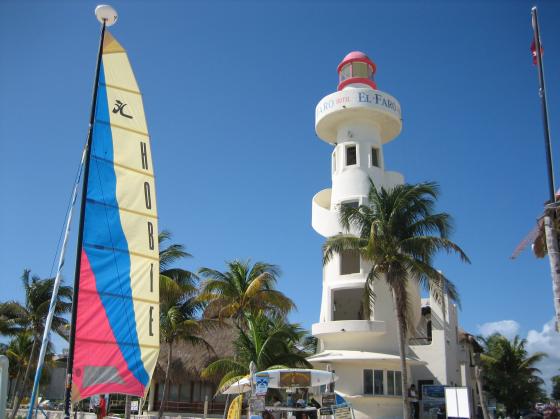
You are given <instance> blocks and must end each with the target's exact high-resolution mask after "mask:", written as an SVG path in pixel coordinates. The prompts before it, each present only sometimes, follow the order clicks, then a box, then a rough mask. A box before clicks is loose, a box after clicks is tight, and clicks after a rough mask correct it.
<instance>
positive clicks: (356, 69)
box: [337, 51, 377, 90]
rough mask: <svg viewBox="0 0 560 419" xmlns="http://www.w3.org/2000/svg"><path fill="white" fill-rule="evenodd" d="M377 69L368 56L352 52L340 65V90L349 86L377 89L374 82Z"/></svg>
mask: <svg viewBox="0 0 560 419" xmlns="http://www.w3.org/2000/svg"><path fill="white" fill-rule="evenodd" d="M375 69H376V68H375V64H374V62H373V61H371V60H370V58H369V57H368V56H367V55H366V54H364V53H363V52H360V51H352V52H351V53H350V54H348V55H346V57H344V58H343V59H342V61H341V63H340V64H339V65H338V69H337V71H338V90H342V89H344V88H345V87H346V86H348V85H349V84H358V85H367V86H369V87H371V88H372V89H377V85H376V84H375V82H374V81H373V75H374V74H375Z"/></svg>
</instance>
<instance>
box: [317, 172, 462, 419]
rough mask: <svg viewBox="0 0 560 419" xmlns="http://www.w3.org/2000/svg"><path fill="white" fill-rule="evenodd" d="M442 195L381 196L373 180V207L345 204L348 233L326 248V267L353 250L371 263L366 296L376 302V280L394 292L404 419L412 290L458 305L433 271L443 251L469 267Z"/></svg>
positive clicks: (432, 191)
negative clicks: (438, 208) (440, 202)
mask: <svg viewBox="0 0 560 419" xmlns="http://www.w3.org/2000/svg"><path fill="white" fill-rule="evenodd" d="M438 193H439V188H438V186H437V185H436V184H435V183H431V182H426V183H420V184H416V185H409V184H405V185H398V186H395V187H394V188H392V189H388V190H387V189H384V188H381V189H380V190H379V191H378V190H377V189H376V187H375V185H374V183H373V181H372V180H371V179H370V190H369V193H368V204H366V205H360V206H358V207H357V208H355V207H352V206H349V205H342V206H341V208H340V214H339V218H340V223H341V224H342V227H343V228H344V229H345V231H346V233H345V234H339V235H337V236H333V237H330V238H328V239H327V241H326V242H325V244H324V246H323V250H324V253H323V264H324V265H326V264H327V263H328V262H329V261H330V260H331V259H332V257H333V256H334V255H335V254H340V253H342V252H344V251H348V250H351V251H357V252H358V253H359V254H360V257H361V259H362V260H364V261H367V262H369V263H371V270H370V271H369V273H368V276H367V280H366V287H365V291H366V292H367V293H368V294H369V297H370V298H371V300H372V301H373V300H374V297H375V296H374V294H373V283H374V282H375V281H379V280H384V281H385V282H386V283H387V285H388V286H389V289H390V290H391V293H392V297H393V305H394V309H395V314H396V317H397V328H398V338H399V352H400V360H401V370H402V383H401V384H402V394H403V410H404V412H403V413H404V417H405V418H409V417H410V412H409V408H410V406H409V402H408V392H407V383H408V373H407V367H406V350H405V345H406V336H407V331H408V316H407V313H408V309H409V304H408V301H409V299H408V291H407V285H408V284H409V282H411V281H412V282H413V283H416V284H419V285H420V286H422V287H424V288H425V289H427V290H429V291H430V292H431V293H432V294H433V295H434V296H435V297H436V298H438V299H439V300H440V301H443V295H444V294H446V295H447V296H448V297H449V299H450V300H454V301H457V300H458V294H457V291H456V289H455V286H454V285H453V284H452V283H451V282H450V281H449V280H448V279H447V278H446V277H445V276H444V275H443V274H441V273H440V272H438V271H437V270H436V269H435V268H434V267H433V266H432V260H433V257H434V255H435V254H436V253H437V252H438V251H440V250H444V251H446V252H448V253H456V254H458V255H459V257H460V258H461V259H462V260H463V261H465V262H469V259H468V257H467V255H466V254H465V253H464V252H463V250H461V248H460V247H459V246H457V245H456V244H455V243H453V242H452V241H451V240H449V238H448V237H449V233H450V231H451V216H450V215H449V214H446V213H435V212H434V205H435V202H436V200H437V197H438ZM352 232H357V234H356V235H354V234H352Z"/></svg>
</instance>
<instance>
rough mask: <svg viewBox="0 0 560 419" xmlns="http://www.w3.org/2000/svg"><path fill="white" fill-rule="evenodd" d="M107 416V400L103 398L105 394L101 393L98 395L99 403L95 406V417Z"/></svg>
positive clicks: (100, 418) (99, 418) (101, 418)
mask: <svg viewBox="0 0 560 419" xmlns="http://www.w3.org/2000/svg"><path fill="white" fill-rule="evenodd" d="M105 416H107V400H105V395H104V394H102V395H101V396H100V397H99V405H98V407H97V419H103V418H104V417H105Z"/></svg>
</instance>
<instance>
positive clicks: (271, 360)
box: [201, 312, 311, 391]
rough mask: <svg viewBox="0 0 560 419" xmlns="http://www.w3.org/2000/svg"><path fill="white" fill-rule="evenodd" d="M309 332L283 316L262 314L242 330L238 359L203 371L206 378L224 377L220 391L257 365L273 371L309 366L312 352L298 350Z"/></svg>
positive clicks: (221, 362)
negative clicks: (309, 356) (252, 364)
mask: <svg viewBox="0 0 560 419" xmlns="http://www.w3.org/2000/svg"><path fill="white" fill-rule="evenodd" d="M304 336H305V331H304V330H303V329H301V328H300V327H299V325H297V324H290V323H287V322H286V321H285V319H284V318H283V317H279V316H275V317H272V318H271V317H270V316H267V315H265V314H264V313H262V312H261V313H259V314H257V315H256V316H254V317H252V319H251V321H249V322H248V323H247V328H246V330H245V328H240V329H239V336H238V338H237V340H236V341H235V342H234V346H235V354H236V356H235V358H222V359H218V360H216V361H214V362H212V363H211V364H210V365H208V366H207V367H206V368H205V369H204V370H203V371H202V374H201V375H202V376H203V377H213V376H222V378H221V380H220V383H219V384H218V391H221V390H222V389H224V387H227V386H229V385H231V384H232V383H234V382H235V381H237V380H239V379H241V378H243V377H244V376H246V375H248V374H249V364H250V363H251V361H252V362H254V363H255V365H256V367H257V371H263V370H266V369H273V368H289V367H308V368H311V365H310V364H309V362H308V361H307V360H306V359H305V357H306V356H307V355H308V353H306V352H304V351H302V350H301V349H299V348H298V342H300V341H301V339H302V338H303V337H304Z"/></svg>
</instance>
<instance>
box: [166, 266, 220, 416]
mask: <svg viewBox="0 0 560 419" xmlns="http://www.w3.org/2000/svg"><path fill="white" fill-rule="evenodd" d="M166 281H167V284H166ZM166 285H169V283H168V280H167V279H166V278H165V277H163V278H162V283H161V284H160V287H161V288H160V339H161V342H162V343H165V344H166V345H167V352H168V355H167V367H166V370H165V382H164V385H163V397H162V400H161V404H160V408H159V415H158V416H159V418H160V419H161V417H162V416H163V410H164V406H165V403H166V401H167V393H168V386H169V375H170V370H171V362H172V359H173V345H174V344H175V343H177V342H179V341H182V342H187V343H190V344H191V345H203V346H206V347H207V348H208V349H210V350H211V346H210V345H209V344H208V342H206V340H204V338H203V337H202V334H203V332H204V330H206V329H207V328H208V327H210V325H211V324H210V323H209V321H208V320H201V319H200V318H199V314H200V313H201V312H202V308H203V303H202V302H200V301H199V300H198V299H197V298H196V290H195V288H194V287H193V286H192V285H190V284H189V285H183V287H182V288H183V290H184V291H183V292H182V293H178V292H177V290H178V288H177V287H176V286H172V287H169V288H167V287H166Z"/></svg>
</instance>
